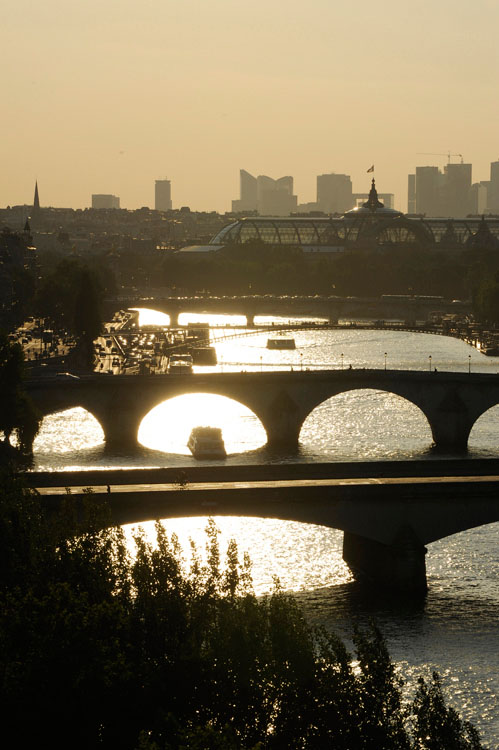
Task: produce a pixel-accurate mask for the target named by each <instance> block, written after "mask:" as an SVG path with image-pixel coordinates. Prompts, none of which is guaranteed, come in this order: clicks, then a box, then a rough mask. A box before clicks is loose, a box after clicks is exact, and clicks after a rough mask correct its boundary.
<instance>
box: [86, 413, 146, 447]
mask: <svg viewBox="0 0 499 750" xmlns="http://www.w3.org/2000/svg"><path fill="white" fill-rule="evenodd" d="M94 414H95V417H96V418H97V419H98V420H99V423H100V425H101V427H102V430H103V432H104V440H105V443H106V449H108V450H113V451H114V450H117V451H126V452H128V453H134V452H135V450H136V449H137V447H138V440H137V435H138V432H139V427H140V423H141V421H142V418H143V416H144V415H143V414H142V413H140V414H137V413H136V412H134V411H132V412H130V411H128V410H127V409H123V410H120V409H119V407H118V408H116V409H115V410H112V411H111V412H108V411H106V412H100V413H95V411H94Z"/></svg>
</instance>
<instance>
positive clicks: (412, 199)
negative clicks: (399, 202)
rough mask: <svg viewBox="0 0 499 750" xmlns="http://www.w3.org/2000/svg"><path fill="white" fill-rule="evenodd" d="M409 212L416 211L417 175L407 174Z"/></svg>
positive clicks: (413, 212)
mask: <svg viewBox="0 0 499 750" xmlns="http://www.w3.org/2000/svg"><path fill="white" fill-rule="evenodd" d="M407 213H408V214H415V213H416V175H415V174H410V175H408V176H407Z"/></svg>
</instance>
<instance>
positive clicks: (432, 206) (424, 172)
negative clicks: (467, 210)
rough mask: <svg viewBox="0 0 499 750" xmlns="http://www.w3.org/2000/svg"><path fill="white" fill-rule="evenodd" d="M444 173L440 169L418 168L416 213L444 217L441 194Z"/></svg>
mask: <svg viewBox="0 0 499 750" xmlns="http://www.w3.org/2000/svg"><path fill="white" fill-rule="evenodd" d="M441 186H442V173H441V172H440V170H439V168H438V167H416V211H415V213H417V214H424V215H426V216H444V215H445V214H444V213H443V212H442V203H441V200H440V192H441Z"/></svg>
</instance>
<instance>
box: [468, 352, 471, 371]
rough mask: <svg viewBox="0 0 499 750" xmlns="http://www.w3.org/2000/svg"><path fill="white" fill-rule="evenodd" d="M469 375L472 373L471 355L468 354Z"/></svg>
mask: <svg viewBox="0 0 499 750" xmlns="http://www.w3.org/2000/svg"><path fill="white" fill-rule="evenodd" d="M468 373H471V354H468Z"/></svg>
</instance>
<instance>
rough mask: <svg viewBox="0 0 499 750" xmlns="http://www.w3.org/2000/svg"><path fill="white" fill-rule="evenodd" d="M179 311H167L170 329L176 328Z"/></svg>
mask: <svg viewBox="0 0 499 750" xmlns="http://www.w3.org/2000/svg"><path fill="white" fill-rule="evenodd" d="M180 313H181V310H180V309H179V308H178V307H177V308H175V307H172V308H169V309H168V316H169V318H170V328H178V316H179V315H180Z"/></svg>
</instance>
